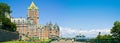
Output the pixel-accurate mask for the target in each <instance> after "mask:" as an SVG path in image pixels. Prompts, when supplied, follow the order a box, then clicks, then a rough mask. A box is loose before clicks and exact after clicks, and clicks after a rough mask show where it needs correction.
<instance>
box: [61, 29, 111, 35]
mask: <svg viewBox="0 0 120 43" xmlns="http://www.w3.org/2000/svg"><path fill="white" fill-rule="evenodd" d="M99 32H101V34H102V35H103V34H109V33H110V29H109V28H106V29H91V30H79V29H73V28H65V27H60V33H61V37H75V36H76V35H78V34H83V35H85V36H86V37H96V36H97V35H98V33H99Z"/></svg>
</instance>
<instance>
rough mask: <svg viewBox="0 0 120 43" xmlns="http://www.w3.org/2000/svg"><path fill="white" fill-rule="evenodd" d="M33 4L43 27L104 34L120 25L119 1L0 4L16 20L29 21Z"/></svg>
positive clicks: (26, 0) (13, 1) (11, 0)
mask: <svg viewBox="0 0 120 43" xmlns="http://www.w3.org/2000/svg"><path fill="white" fill-rule="evenodd" d="M32 1H33V2H34V3H35V4H36V6H38V8H39V23H40V24H46V23H47V22H50V21H51V22H53V23H58V25H59V26H60V27H62V28H63V29H64V28H65V29H66V28H67V29H69V30H87V31H90V30H103V31H104V29H108V30H109V29H111V28H112V26H113V23H114V21H116V20H118V21H120V1H119V0H0V2H5V3H7V4H9V5H10V6H11V10H12V11H13V12H12V13H11V15H12V17H27V16H26V15H27V8H28V6H29V5H30V4H31V2H32ZM62 32H63V31H62ZM64 33H65V32H64ZM95 33H96V35H97V32H95ZM66 34H67V33H66ZM88 36H89V35H88ZM93 36H95V35H93Z"/></svg>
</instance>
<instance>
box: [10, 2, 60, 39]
mask: <svg viewBox="0 0 120 43" xmlns="http://www.w3.org/2000/svg"><path fill="white" fill-rule="evenodd" d="M38 10H39V9H38V7H37V6H36V5H35V4H34V2H32V3H31V5H30V6H29V7H28V12H27V18H11V21H12V22H13V23H15V24H16V26H17V31H18V32H19V36H20V38H21V39H23V40H24V39H27V38H39V39H49V38H55V37H59V36H60V30H59V26H58V25H57V24H54V25H53V24H52V23H51V22H50V23H47V24H45V25H39V23H38V20H39V13H38V12H39V11H38ZM8 17H9V15H8Z"/></svg>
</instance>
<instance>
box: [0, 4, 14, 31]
mask: <svg viewBox="0 0 120 43" xmlns="http://www.w3.org/2000/svg"><path fill="white" fill-rule="evenodd" d="M5 12H7V13H9V14H10V13H11V11H10V6H9V5H7V4H6V3H0V22H2V25H1V26H0V27H1V28H0V29H4V30H8V31H12V32H14V31H16V25H15V24H14V23H12V22H11V20H10V19H9V18H7V17H6V16H5Z"/></svg>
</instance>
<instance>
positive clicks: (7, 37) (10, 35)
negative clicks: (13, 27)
mask: <svg viewBox="0 0 120 43" xmlns="http://www.w3.org/2000/svg"><path fill="white" fill-rule="evenodd" d="M18 38H19V34H18V33H17V32H10V31H6V30H2V29H0V42H1V41H11V40H17V39H18Z"/></svg>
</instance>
